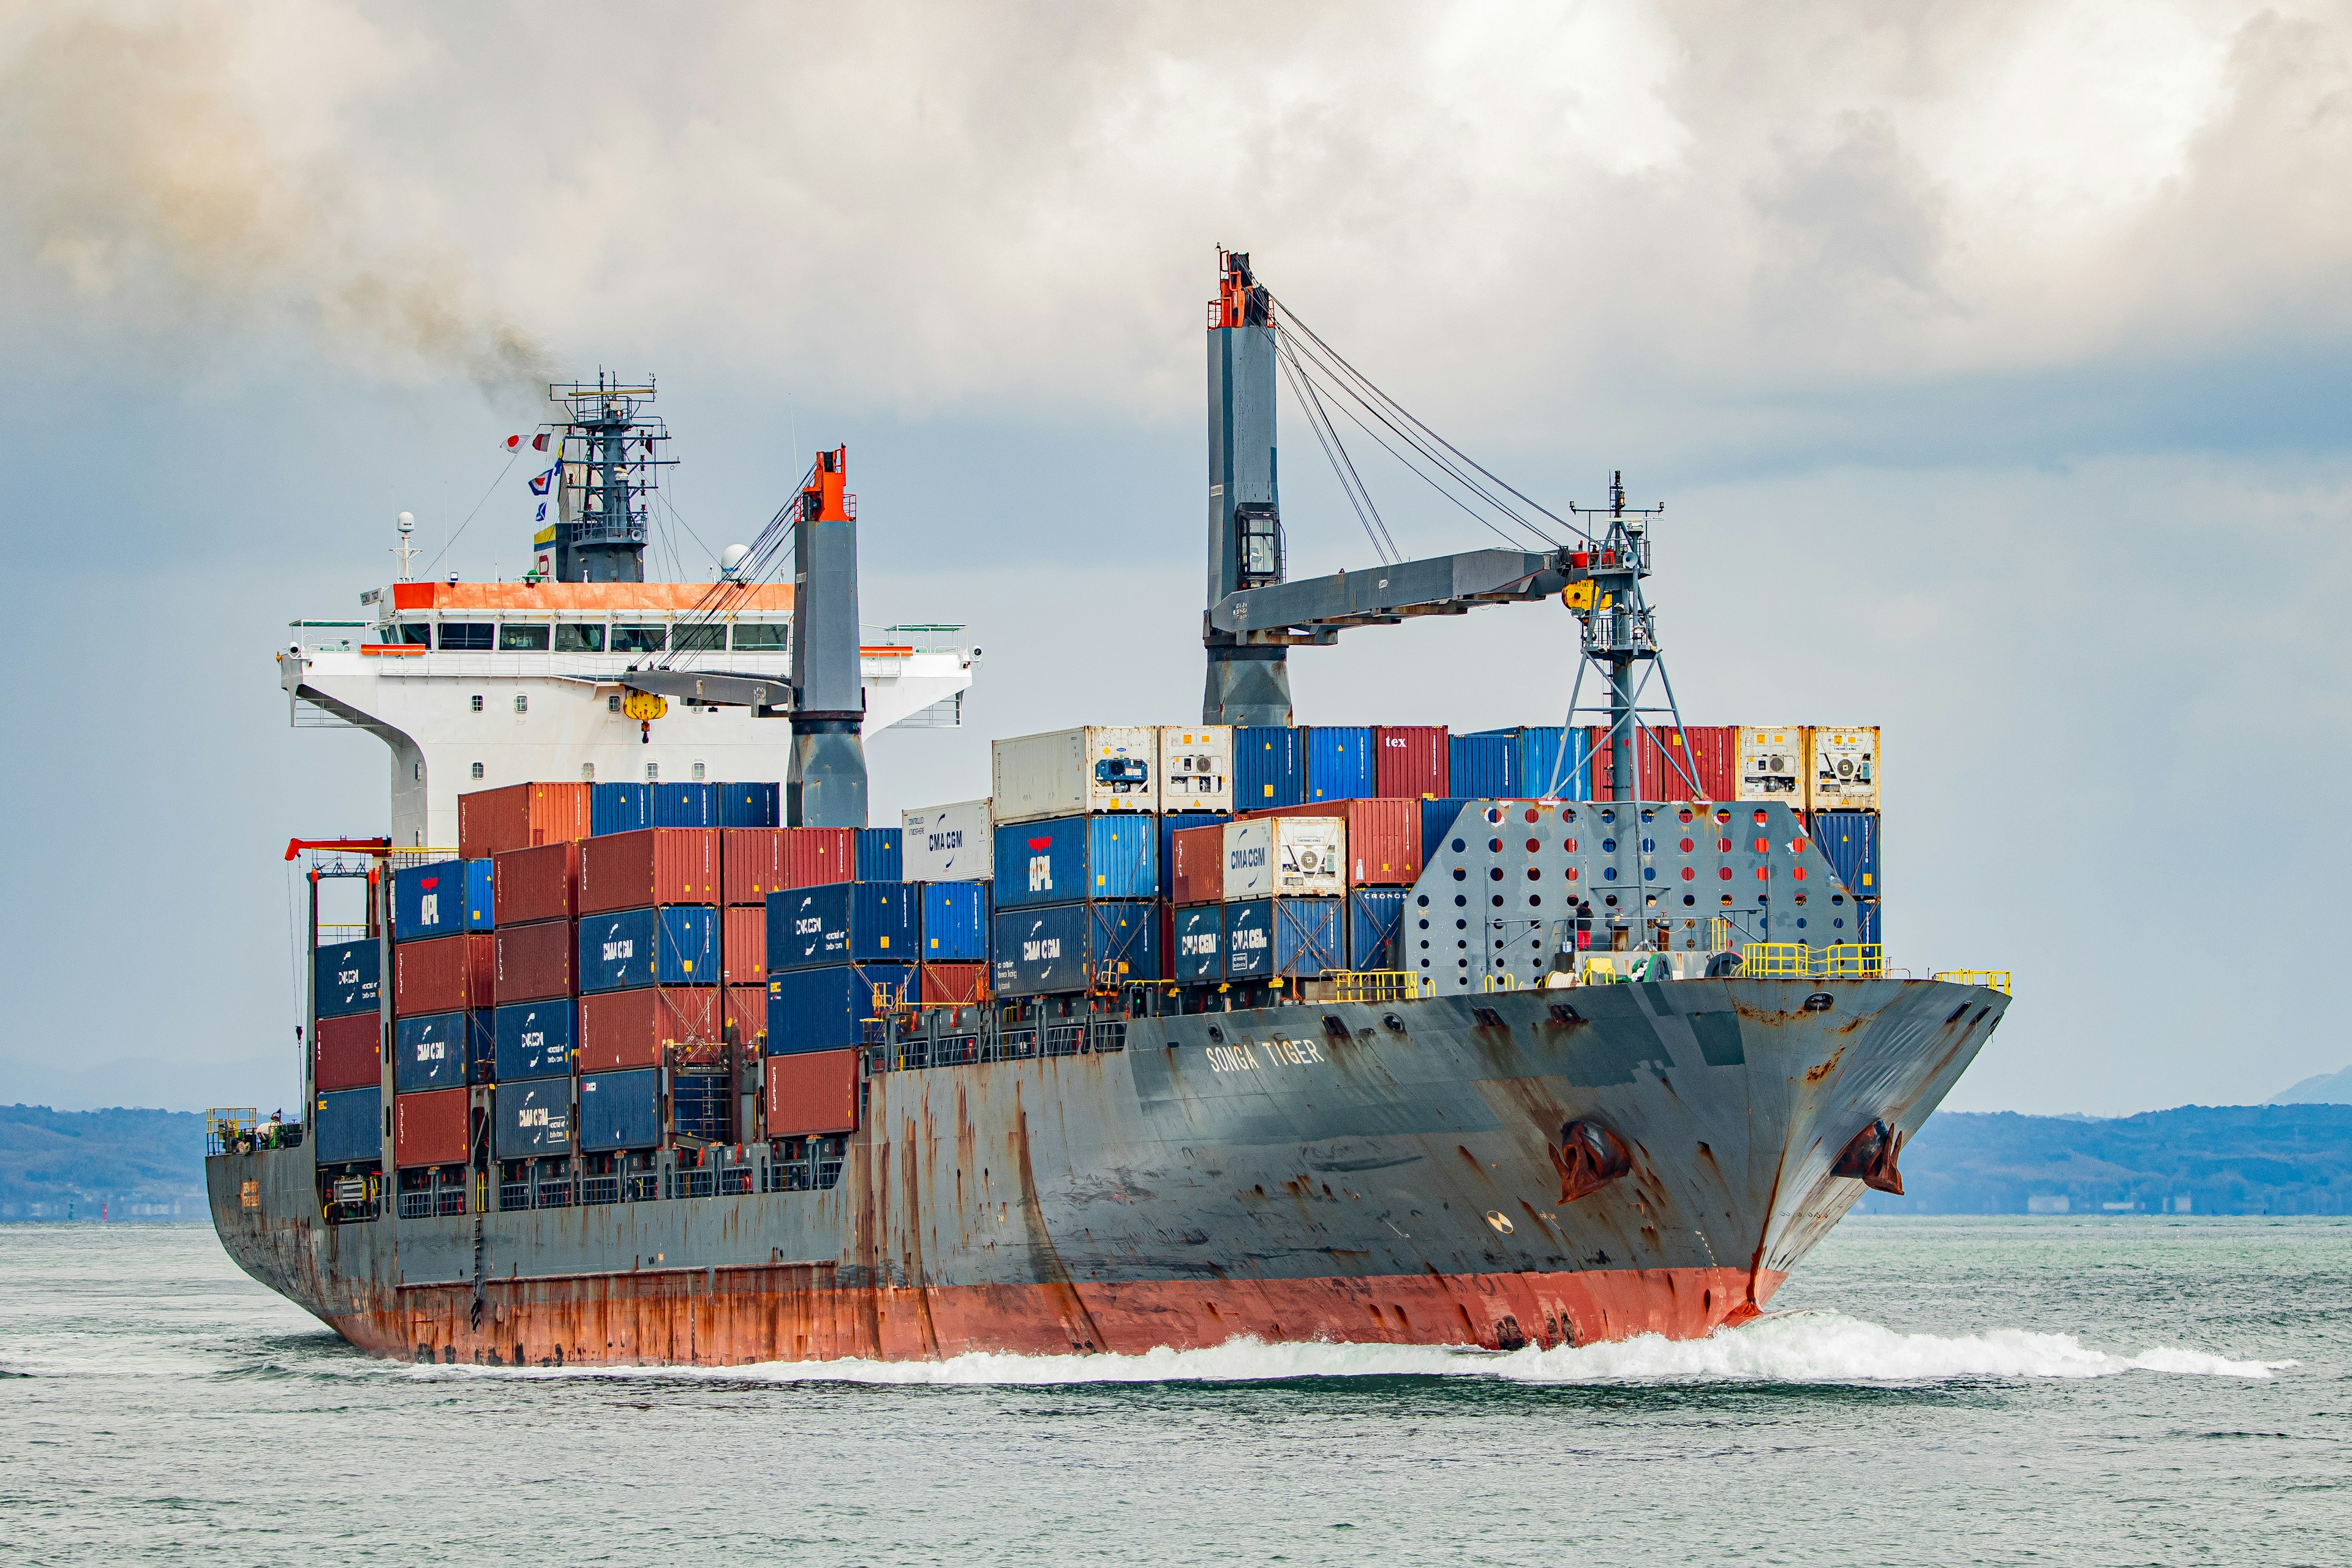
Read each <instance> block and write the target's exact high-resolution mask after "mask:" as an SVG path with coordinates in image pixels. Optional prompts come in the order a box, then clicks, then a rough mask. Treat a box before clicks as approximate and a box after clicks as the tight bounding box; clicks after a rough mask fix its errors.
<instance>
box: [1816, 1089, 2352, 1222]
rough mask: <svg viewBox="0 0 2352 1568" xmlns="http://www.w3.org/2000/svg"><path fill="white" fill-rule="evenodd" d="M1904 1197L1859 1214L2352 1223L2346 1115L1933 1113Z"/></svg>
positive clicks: (2250, 1109) (2215, 1109)
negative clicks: (2277, 1217)
mask: <svg viewBox="0 0 2352 1568" xmlns="http://www.w3.org/2000/svg"><path fill="white" fill-rule="evenodd" d="M1902 1165H1903V1185H1904V1196H1902V1197H1899V1198H1896V1197H1889V1196H1887V1195H1885V1194H1882V1193H1872V1194H1868V1195H1867V1196H1866V1197H1865V1198H1864V1200H1863V1205H1862V1210H1861V1212H1863V1213H1865V1214H2026V1213H2032V1212H2036V1211H2040V1212H2044V1213H2071V1214H2085V1213H2088V1214H2098V1213H2101V1212H2104V1211H2106V1210H2110V1209H2117V1208H2118V1207H2120V1209H2121V1210H2122V1211H2123V1212H2135V1213H2147V1214H2162V1213H2166V1212H2173V1213H2179V1212H2188V1213H2192V1214H2352V1105H2184V1106H2180V1107H2179V1108H2178V1109H2176V1110H2151V1111H2148V1112H2146V1113H2145V1114H2143V1115H2139V1116H2125V1117H2117V1118H2116V1119H2114V1120H2112V1121H2094V1120H2078V1119H2076V1118H2074V1117H2063V1116H2020V1115H2017V1114H2016V1113H2014V1112H2012V1111H2000V1112H1995V1113H1991V1114H1980V1113H1979V1114H1972V1113H1969V1112H1965V1111H1949V1110H1947V1111H1940V1112H1938V1113H1937V1115H1935V1116H1933V1117H1930V1118H1929V1119H1928V1121H1927V1125H1926V1126H1925V1127H1923V1128H1921V1129H1920V1130H1919V1131H1918V1134H1917V1136H1916V1137H1915V1138H1913V1139H1912V1141H1911V1142H1908V1143H1906V1145H1904V1149H1903V1158H1902Z"/></svg>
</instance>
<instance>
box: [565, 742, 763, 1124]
mask: <svg viewBox="0 0 2352 1568" xmlns="http://www.w3.org/2000/svg"><path fill="white" fill-rule="evenodd" d="M599 787H600V788H603V787H607V786H599ZM645 799H646V811H647V815H649V816H653V817H655V818H656V819H659V820H661V821H663V822H664V823H665V824H670V823H686V824H690V826H667V825H665V826H647V827H637V828H630V829H626V830H625V831H621V832H616V833H609V834H600V835H597V836H595V837H591V838H589V839H588V840H587V841H586V842H584V843H583V844H582V845H581V846H580V847H579V851H580V861H579V864H580V889H579V910H580V914H579V930H578V942H579V948H578V952H579V963H578V973H579V976H580V1031H579V1049H578V1053H577V1055H578V1070H579V1077H580V1085H579V1092H580V1099H579V1106H580V1123H579V1131H580V1150H581V1152H583V1153H588V1154H610V1153H616V1152H629V1151H635V1150H640V1149H650V1148H657V1147H659V1146H660V1144H661V1142H662V1128H661V1101H662V1068H664V1067H665V1066H668V1067H671V1068H673V1070H674V1071H675V1072H677V1073H680V1074H683V1073H686V1072H688V1070H689V1069H697V1076H717V1075H719V1074H723V1073H724V1072H725V1071H726V1070H727V1062H726V1059H725V1051H724V1036H723V1034H722V1032H721V1030H722V1016H721V1012H720V1008H719V981H720V975H721V961H720V932H721V925H720V921H719V910H720V909H721V907H722V906H721V904H720V902H719V896H720V895H719V842H720V829H719V826H718V816H719V799H718V790H717V787H716V786H715V785H710V784H656V785H653V786H650V787H649V788H647V789H646V795H645ZM609 820H627V818H626V816H624V815H622V814H621V813H620V812H618V811H616V812H615V813H614V815H613V816H612V817H611V818H609ZM677 1131H680V1132H683V1133H687V1134H688V1135H689V1136H694V1137H699V1138H704V1139H711V1140H716V1139H719V1138H723V1137H724V1136H725V1134H726V1131H727V1129H726V1127H725V1125H724V1121H723V1118H722V1121H721V1124H720V1125H719V1126H718V1127H715V1128H713V1127H705V1126H700V1125H697V1126H694V1127H688V1125H687V1124H686V1123H685V1121H683V1120H680V1121H678V1123H677Z"/></svg>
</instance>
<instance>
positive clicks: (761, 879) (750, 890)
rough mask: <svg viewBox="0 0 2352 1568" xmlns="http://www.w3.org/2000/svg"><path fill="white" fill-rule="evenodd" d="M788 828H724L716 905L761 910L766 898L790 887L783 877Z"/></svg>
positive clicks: (790, 831)
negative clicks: (753, 907) (731, 905)
mask: <svg viewBox="0 0 2352 1568" xmlns="http://www.w3.org/2000/svg"><path fill="white" fill-rule="evenodd" d="M792 831H793V830H792V829H791V828H789V827H726V828H721V829H720V830H719V902H721V903H724V904H733V905H737V906H740V907H750V906H751V905H758V906H759V907H761V908H762V909H765V908H766V907H767V903H768V895H769V894H770V893H773V892H777V891H779V890H781V889H783V888H785V887H787V886H789V885H790V884H789V883H788V882H787V881H786V880H785V878H784V846H785V845H786V844H787V843H789V842H790V841H791V837H792Z"/></svg>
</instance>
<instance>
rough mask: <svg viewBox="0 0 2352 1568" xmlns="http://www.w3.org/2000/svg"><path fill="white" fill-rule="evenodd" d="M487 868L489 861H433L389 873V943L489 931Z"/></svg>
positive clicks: (489, 908)
mask: <svg viewBox="0 0 2352 1568" xmlns="http://www.w3.org/2000/svg"><path fill="white" fill-rule="evenodd" d="M490 864H491V863H490V862H489V861H488V860H436V861H434V862H433V863H432V864H430V865H425V866H403V867H402V868H400V869H398V870H396V871H394V873H393V874H392V940H393V941H394V942H416V941H420V940H422V939H424V938H426V937H436V936H455V935H457V934H458V933H459V932H461V931H488V930H489V929H490V922H491V899H490Z"/></svg>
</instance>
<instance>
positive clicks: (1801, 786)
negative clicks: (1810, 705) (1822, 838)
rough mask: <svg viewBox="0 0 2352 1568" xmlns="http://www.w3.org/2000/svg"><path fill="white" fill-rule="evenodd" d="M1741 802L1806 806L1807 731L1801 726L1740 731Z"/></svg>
mask: <svg viewBox="0 0 2352 1568" xmlns="http://www.w3.org/2000/svg"><path fill="white" fill-rule="evenodd" d="M1736 737H1737V742H1738V770H1739V773H1738V779H1737V780H1736V783H1737V784H1738V789H1739V798H1740V799H1741V800H1777V801H1780V802H1783V803H1785V804H1787V805H1793V806H1797V807H1800V808H1801V807H1802V806H1803V805H1804V804H1805V767H1806V762H1805V731H1804V726H1802V725H1801V724H1742V725H1739V726H1738V730H1737V731H1736Z"/></svg>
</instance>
